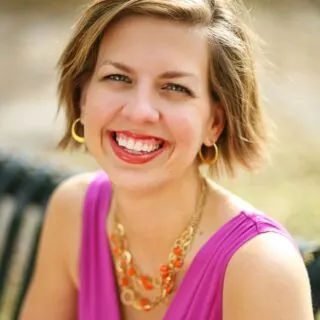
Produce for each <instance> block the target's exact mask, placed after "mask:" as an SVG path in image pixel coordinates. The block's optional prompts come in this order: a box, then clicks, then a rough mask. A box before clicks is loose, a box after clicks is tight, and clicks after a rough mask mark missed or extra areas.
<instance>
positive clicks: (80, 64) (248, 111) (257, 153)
mask: <svg viewBox="0 0 320 320" xmlns="http://www.w3.org/2000/svg"><path fill="white" fill-rule="evenodd" d="M240 9H241V8H240V6H239V5H238V4H236V3H234V2H233V1H232V0H174V1H173V0H102V1H101V0H100V1H95V2H93V3H91V4H90V5H89V6H88V7H87V8H86V9H85V10H84V12H83V14H82V16H81V17H80V19H79V21H78V22H77V24H76V25H75V28H74V32H73V35H72V36H71V39H70V40H69V42H68V44H67V46H66V48H65V49H64V51H63V53H62V55H61V57H60V60H59V63H58V71H59V85H58V94H59V109H60V108H61V106H63V107H64V108H65V112H66V118H67V123H66V131H65V134H64V136H63V138H62V139H61V141H60V143H59V147H61V148H63V149H64V148H66V147H68V146H71V147H74V148H76V147H79V144H77V143H76V142H75V141H73V139H72V137H71V127H72V123H73V122H74V121H75V120H76V119H77V118H78V117H80V113H81V110H80V100H81V91H82V88H83V86H84V85H85V84H86V83H87V81H89V80H90V77H91V75H92V74H93V72H94V69H95V65H96V61H97V56H98V51H99V46H100V42H101V40H102V38H103V35H104V33H105V32H108V27H110V26H111V25H112V24H114V23H116V22H117V21H119V19H123V18H124V17H126V16H128V15H133V14H135V15H147V16H153V17H156V18H161V19H166V20H168V21H172V22H175V23H180V24H184V25H186V26H189V27H195V28H200V29H201V30H203V31H204V35H205V36H206V37H207V40H208V47H209V50H210V61H209V68H210V70H208V74H209V79H208V81H209V89H210V91H211V95H212V99H213V100H214V101H218V102H219V103H220V104H221V106H222V108H223V111H224V116H225V126H224V129H223V131H222V133H221V136H220V137H219V140H218V141H217V145H218V147H219V151H220V157H219V161H218V163H217V164H216V165H215V166H216V168H215V171H217V172H218V173H219V172H221V170H222V169H223V170H224V171H226V172H227V173H228V174H229V175H233V174H234V172H235V166H236V165H241V166H242V167H244V168H246V169H248V170H249V171H254V170H255V169H256V168H257V167H258V166H260V164H261V163H262V162H263V161H262V160H265V159H266V158H267V157H266V156H267V148H266V147H267V142H268V131H267V126H266V123H267V122H266V118H265V115H264V114H263V112H262V109H261V107H260V101H259V94H258V87H257V76H256V73H255V66H254V61H253V50H252V45H251V42H252V41H251V39H250V37H251V32H250V31H249V29H248V28H247V27H246V25H245V24H244V23H243V22H242V21H241V19H240V17H239V15H240V12H241V10H240ZM79 127H81V128H79V129H80V130H77V131H78V132H79V134H83V130H84V129H83V127H82V126H79ZM204 152H208V153H210V152H212V150H211V149H209V148H205V150H204Z"/></svg>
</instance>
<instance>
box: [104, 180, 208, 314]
mask: <svg viewBox="0 0 320 320" xmlns="http://www.w3.org/2000/svg"><path fill="white" fill-rule="evenodd" d="M207 188H208V187H207V183H206V181H205V179H203V183H202V186H201V195H200V198H199V201H198V205H197V210H196V212H195V214H194V215H193V216H192V218H191V221H190V222H189V224H188V226H187V227H186V228H185V230H184V231H183V232H182V233H181V235H180V236H179V237H178V239H177V240H176V241H175V243H174V245H173V247H172V249H171V252H170V254H169V259H168V262H167V263H166V264H163V265H161V266H160V270H159V271H160V276H159V277H151V276H148V275H144V274H142V273H141V272H140V271H139V268H138V267H137V266H136V264H135V263H134V261H133V258H132V255H131V253H130V252H129V250H128V245H127V239H126V234H125V230H124V227H123V226H122V225H121V224H120V223H119V221H118V220H117V218H116V217H115V227H114V230H113V232H112V233H111V235H110V243H111V249H112V255H113V260H114V266H115V271H116V275H117V281H118V285H119V288H120V299H121V301H122V303H123V304H125V305H128V306H132V307H133V308H135V309H137V310H144V311H149V310H151V309H153V308H155V307H156V306H157V305H158V304H159V303H161V302H166V301H167V299H168V297H169V296H170V295H171V294H172V293H173V292H174V290H175V289H176V279H177V273H178V272H179V270H180V269H181V268H182V266H183V263H184V260H185V257H186V255H187V253H188V252H189V250H190V248H191V246H192V243H193V241H194V238H195V235H196V233H197V230H198V227H199V222H200V218H201V215H202V212H203V209H204V205H205V201H206V195H207ZM155 289H158V290H159V294H158V295H157V296H156V297H155V298H154V299H148V298H146V297H144V296H143V294H142V293H141V291H144V290H145V291H149V292H150V291H152V290H155Z"/></svg>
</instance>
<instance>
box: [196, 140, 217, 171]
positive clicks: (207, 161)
mask: <svg viewBox="0 0 320 320" xmlns="http://www.w3.org/2000/svg"><path fill="white" fill-rule="evenodd" d="M212 146H213V148H214V157H213V158H212V159H210V158H208V156H205V155H204V154H203V152H202V147H201V148H200V151H199V157H200V159H201V162H202V163H203V164H207V165H209V166H213V165H214V164H215V163H216V162H217V160H218V157H219V149H218V146H217V145H216V144H215V143H214V144H213V145H212Z"/></svg>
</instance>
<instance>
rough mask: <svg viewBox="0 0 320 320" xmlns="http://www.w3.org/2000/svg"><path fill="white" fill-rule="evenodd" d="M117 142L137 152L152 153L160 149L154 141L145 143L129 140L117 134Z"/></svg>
mask: <svg viewBox="0 0 320 320" xmlns="http://www.w3.org/2000/svg"><path fill="white" fill-rule="evenodd" d="M116 141H117V143H118V145H119V146H121V147H124V148H126V149H128V150H132V151H136V152H142V151H143V152H152V151H155V150H157V149H159V147H160V144H159V143H156V142H155V141H154V140H150V141H148V142H143V141H142V140H134V139H132V138H127V137H126V136H124V135H122V134H116Z"/></svg>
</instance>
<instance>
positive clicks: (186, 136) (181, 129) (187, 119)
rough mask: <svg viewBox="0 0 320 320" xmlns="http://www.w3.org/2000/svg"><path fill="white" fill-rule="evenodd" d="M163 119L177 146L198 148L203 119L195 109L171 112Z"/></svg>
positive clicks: (200, 140)
mask: <svg viewBox="0 0 320 320" xmlns="http://www.w3.org/2000/svg"><path fill="white" fill-rule="evenodd" d="M165 121H166V122H167V126H168V128H169V130H170V131H171V134H172V137H173V140H174V141H173V142H174V143H176V144H177V146H178V145H179V146H180V147H185V148H188V149H195V148H196V149H198V148H199V146H200V145H201V142H202V128H203V119H202V115H201V114H200V113H199V112H197V110H196V109H192V110H186V109H184V110H177V111H176V112H171V113H170V114H168V116H167V117H166V119H165Z"/></svg>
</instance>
